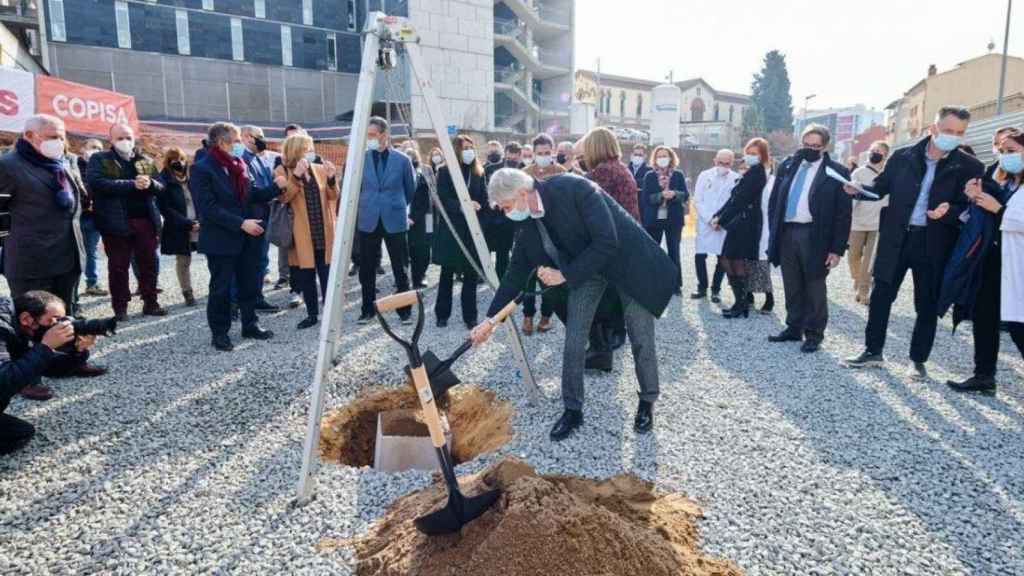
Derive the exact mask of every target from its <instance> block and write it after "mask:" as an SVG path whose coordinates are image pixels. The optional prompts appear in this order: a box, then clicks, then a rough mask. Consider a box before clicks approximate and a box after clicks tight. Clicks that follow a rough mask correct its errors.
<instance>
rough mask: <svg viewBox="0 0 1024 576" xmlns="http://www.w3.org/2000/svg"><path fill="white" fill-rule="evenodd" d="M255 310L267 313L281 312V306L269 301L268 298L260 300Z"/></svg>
mask: <svg viewBox="0 0 1024 576" xmlns="http://www.w3.org/2000/svg"><path fill="white" fill-rule="evenodd" d="M255 310H256V311H257V312H266V313H267V314H271V313H273V312H280V311H281V307H280V306H274V305H273V304H271V303H270V302H267V301H266V300H260V301H259V302H257V303H256V307H255Z"/></svg>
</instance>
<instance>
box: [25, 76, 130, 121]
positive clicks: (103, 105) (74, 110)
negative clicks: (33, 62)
mask: <svg viewBox="0 0 1024 576" xmlns="http://www.w3.org/2000/svg"><path fill="white" fill-rule="evenodd" d="M36 109H37V111H38V112H42V113H46V114H53V115H54V116H57V117H58V118H61V119H62V120H64V123H65V125H66V126H67V129H68V132H72V133H75V134H94V135H104V136H105V135H106V134H108V133H109V131H110V127H111V126H113V125H115V124H128V125H130V126H131V127H132V128H134V129H135V131H136V132H138V130H139V117H138V114H137V113H136V111H135V98H134V97H132V96H127V95H125V94H119V93H117V92H111V91H110V90H103V89H102V88H94V87H92V86H86V85H84V84H77V83H75V82H68V81H66V80H60V79H58V78H52V77H49V76H37V77H36Z"/></svg>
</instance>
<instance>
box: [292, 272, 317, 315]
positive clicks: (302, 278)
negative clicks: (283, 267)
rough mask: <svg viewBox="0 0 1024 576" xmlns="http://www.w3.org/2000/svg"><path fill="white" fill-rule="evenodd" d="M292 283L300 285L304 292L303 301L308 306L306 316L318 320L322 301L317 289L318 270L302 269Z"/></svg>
mask: <svg viewBox="0 0 1024 576" xmlns="http://www.w3.org/2000/svg"><path fill="white" fill-rule="evenodd" d="M292 281H293V282H295V283H296V284H298V285H299V286H300V289H301V290H302V301H303V302H304V303H305V304H306V316H309V317H310V318H318V317H319V316H320V299H319V297H318V295H317V289H316V269H315V268H300V269H299V270H298V273H297V275H296V276H295V277H294V278H293V279H292Z"/></svg>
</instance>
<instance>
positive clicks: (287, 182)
mask: <svg viewBox="0 0 1024 576" xmlns="http://www.w3.org/2000/svg"><path fill="white" fill-rule="evenodd" d="M282 151H283V154H282V158H281V165H280V166H278V167H277V168H276V169H275V170H274V181H275V182H276V183H277V185H278V187H280V188H281V189H282V190H284V193H283V194H281V196H280V201H281V202H282V203H284V204H287V205H288V206H290V207H291V210H292V215H293V220H292V235H293V236H294V242H293V243H292V247H291V249H289V250H288V264H289V265H290V266H295V267H296V269H297V272H298V277H297V278H296V277H293V278H292V279H291V280H292V282H294V283H295V284H296V285H297V287H298V289H299V291H301V292H302V298H303V300H305V302H306V319H305V320H303V321H302V322H300V323H299V325H298V329H299V330H302V329H303V328H309V327H310V326H315V325H316V324H317V322H318V320H319V300H318V295H317V289H316V284H317V279H318V278H319V280H320V295H319V296H320V297H326V295H327V277H328V274H329V272H330V268H329V267H328V264H329V263H330V261H331V245H332V244H333V243H334V223H335V221H336V220H337V214H338V195H339V193H338V181H337V177H336V176H337V168H335V166H334V165H333V164H331V163H330V162H327V161H324V163H323V164H322V165H321V164H314V163H313V159H314V158H315V157H316V151H315V150H314V148H313V139H312V138H310V137H309V136H307V135H306V134H304V133H295V134H292V135H291V136H289V137H288V138H287V139H286V140H285V141H284V146H283V149H282Z"/></svg>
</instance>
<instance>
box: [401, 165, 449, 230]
mask: <svg viewBox="0 0 1024 576" xmlns="http://www.w3.org/2000/svg"><path fill="white" fill-rule="evenodd" d="M431 204H432V203H431V200H430V186H429V185H428V184H427V179H426V177H424V176H423V174H422V173H421V172H420V171H419V170H417V171H416V192H414V193H413V195H412V202H411V203H410V204H409V219H410V220H412V225H411V226H409V243H410V244H413V243H415V242H427V241H428V239H429V238H430V236H433V233H430V234H427V215H428V214H429V213H430V212H431V208H432V205H431ZM437 225H438V222H437V220H436V219H435V220H434V227H437ZM442 226H443V224H442ZM428 247H429V245H428Z"/></svg>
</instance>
